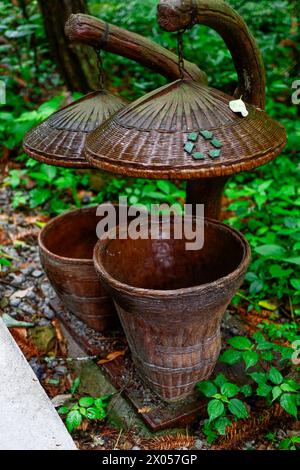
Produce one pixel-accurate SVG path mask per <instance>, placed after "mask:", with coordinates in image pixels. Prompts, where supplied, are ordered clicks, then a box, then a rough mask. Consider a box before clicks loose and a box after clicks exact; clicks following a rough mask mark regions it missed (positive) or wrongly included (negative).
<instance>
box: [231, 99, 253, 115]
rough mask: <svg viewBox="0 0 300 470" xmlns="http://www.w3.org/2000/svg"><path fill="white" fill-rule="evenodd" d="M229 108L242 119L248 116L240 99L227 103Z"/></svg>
mask: <svg viewBox="0 0 300 470" xmlns="http://www.w3.org/2000/svg"><path fill="white" fill-rule="evenodd" d="M229 108H230V109H231V111H233V112H234V113H241V115H242V116H243V117H247V116H248V114H249V112H248V111H247V108H246V105H245V103H244V101H243V100H242V98H240V99H239V100H233V101H230V102H229Z"/></svg>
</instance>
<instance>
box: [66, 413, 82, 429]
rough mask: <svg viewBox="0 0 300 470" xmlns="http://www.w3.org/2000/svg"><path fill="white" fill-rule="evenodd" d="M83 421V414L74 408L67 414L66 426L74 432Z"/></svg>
mask: <svg viewBox="0 0 300 470" xmlns="http://www.w3.org/2000/svg"><path fill="white" fill-rule="evenodd" d="M81 423H82V416H81V414H80V412H79V411H78V410H72V411H70V412H69V413H68V414H67V417H66V426H67V429H68V431H69V432H72V431H73V430H74V429H75V428H77V427H78V426H79V425H80V424H81Z"/></svg>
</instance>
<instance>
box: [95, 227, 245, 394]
mask: <svg viewBox="0 0 300 470" xmlns="http://www.w3.org/2000/svg"><path fill="white" fill-rule="evenodd" d="M173 223H176V222H173ZM160 228H161V230H162V232H164V229H165V227H164V224H163V223H161V224H160ZM185 242H186V240H184V239H183V240H175V239H172V238H171V239H170V240H167V239H162V238H160V239H159V240H151V239H148V240H141V239H140V240H131V239H127V240H123V239H122V240H121V239H117V240H100V241H99V242H98V243H97V245H96V248H95V251H94V261H95V267H96V270H97V272H98V274H99V276H100V279H101V282H102V283H103V285H106V286H107V288H108V290H109V292H110V293H111V295H112V297H113V299H114V301H115V305H116V307H117V311H118V314H119V317H120V320H121V323H122V325H123V328H124V331H125V333H126V336H127V340H128V343H129V346H130V349H131V353H132V357H133V360H134V362H135V364H136V366H137V369H138V371H139V373H140V375H141V377H142V379H143V380H144V381H145V382H146V383H147V384H148V385H149V386H150V387H151V388H152V389H153V390H154V391H155V392H156V393H157V394H158V395H159V396H160V397H161V398H162V399H163V400H166V401H178V400H181V399H183V398H185V397H186V396H188V395H189V394H190V393H191V392H192V391H193V389H194V386H195V383H196V382H198V381H201V380H204V379H206V378H208V377H209V376H210V375H211V373H212V372H213V369H214V367H215V364H216V361H217V359H218V356H219V352H220V347H221V336H220V322H221V319H222V316H223V314H224V313H225V311H226V307H227V305H228V303H229V302H230V300H231V298H232V296H233V295H234V294H235V292H236V290H237V289H238V288H239V286H240V285H241V283H242V281H243V278H244V275H245V273H246V270H247V266H248V263H249V260H250V248H249V246H248V243H247V241H246V240H245V239H244V237H243V236H242V235H241V234H239V233H238V232H237V231H235V230H233V229H231V228H230V227H227V226H225V225H223V224H221V223H218V222H216V221H213V220H208V219H206V220H205V241H204V246H203V248H202V249H201V250H197V251H186V250H185Z"/></svg>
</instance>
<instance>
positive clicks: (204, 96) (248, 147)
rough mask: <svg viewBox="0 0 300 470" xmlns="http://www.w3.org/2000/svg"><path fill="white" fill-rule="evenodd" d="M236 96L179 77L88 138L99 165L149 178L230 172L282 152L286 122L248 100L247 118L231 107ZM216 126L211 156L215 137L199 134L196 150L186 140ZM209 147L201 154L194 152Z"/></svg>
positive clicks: (92, 157)
mask: <svg viewBox="0 0 300 470" xmlns="http://www.w3.org/2000/svg"><path fill="white" fill-rule="evenodd" d="M231 100H232V97H230V96H228V95H226V94H225V93H222V92H221V91H218V90H215V89H213V88H209V87H207V86H205V85H202V84H200V83H196V82H194V81H188V80H177V81H175V82H173V83H171V84H169V85H166V86H163V87H161V88H160V89H158V90H155V91H153V92H151V93H149V94H147V95H146V96H144V97H143V98H141V99H139V100H137V101H135V102H134V103H132V104H130V105H129V106H126V107H125V108H123V109H122V110H121V111H119V112H118V113H117V114H116V115H114V116H113V117H112V118H111V119H109V120H108V121H107V122H105V123H104V124H103V125H102V126H100V127H99V128H98V129H96V130H95V131H93V132H92V133H91V134H90V135H89V137H88V139H87V141H86V158H87V160H88V161H89V162H90V163H91V165H93V166H94V167H98V168H102V169H104V170H108V171H112V172H115V173H120V174H126V175H129V176H135V177H144V178H146V177H147V178H148V177H149V178H176V179H178V178H183V179H190V178H191V179H192V178H199V177H206V176H209V177H214V176H225V175H230V174H232V173H237V172H239V171H242V170H250V169H251V168H254V167H257V166H259V165H262V164H264V163H267V162H268V161H270V160H271V159H272V158H274V156H276V155H278V154H279V153H280V151H281V150H282V148H283V147H284V145H285V143H286V133H285V130H284V128H283V127H282V126H281V125H279V124H278V123H277V122H276V121H274V120H273V119H271V118H270V117H269V116H268V115H267V114H266V113H265V112H264V111H262V110H260V109H258V108H256V107H255V106H253V105H247V110H248V111H249V115H248V117H246V118H243V117H241V116H240V115H239V114H236V113H234V112H233V111H231V109H230V107H229V102H230V101H231ZM204 130H206V131H211V132H212V133H213V136H214V137H215V138H216V139H217V141H219V143H220V145H221V152H220V156H219V157H218V158H211V156H210V155H209V152H210V151H211V150H213V146H212V144H211V141H210V140H209V139H206V138H204V137H202V136H201V135H200V136H199V137H198V140H197V142H196V143H195V146H194V149H193V152H191V153H188V152H186V151H185V149H184V146H185V144H186V142H187V141H188V138H189V135H190V133H193V132H197V133H199V132H200V131H204ZM200 152H201V153H203V158H201V159H195V158H193V155H192V153H193V154H194V153H196V154H199V153H200Z"/></svg>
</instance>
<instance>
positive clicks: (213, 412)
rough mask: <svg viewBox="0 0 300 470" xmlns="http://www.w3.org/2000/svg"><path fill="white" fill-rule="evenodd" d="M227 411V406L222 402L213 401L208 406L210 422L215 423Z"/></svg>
mask: <svg viewBox="0 0 300 470" xmlns="http://www.w3.org/2000/svg"><path fill="white" fill-rule="evenodd" d="M224 411H225V406H224V404H223V403H222V402H221V401H220V400H211V401H210V402H209V403H208V406H207V412H208V416H209V420H210V421H213V420H214V419H216V418H218V417H219V416H221V415H222V414H223V413H224Z"/></svg>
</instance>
